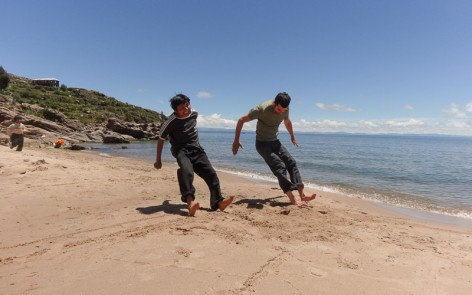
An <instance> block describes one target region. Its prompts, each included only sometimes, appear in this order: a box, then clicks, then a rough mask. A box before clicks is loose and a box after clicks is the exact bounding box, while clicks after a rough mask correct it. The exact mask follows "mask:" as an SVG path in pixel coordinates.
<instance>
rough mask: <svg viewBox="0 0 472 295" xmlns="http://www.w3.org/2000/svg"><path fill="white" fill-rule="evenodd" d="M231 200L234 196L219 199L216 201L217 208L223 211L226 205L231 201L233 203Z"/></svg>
mask: <svg viewBox="0 0 472 295" xmlns="http://www.w3.org/2000/svg"><path fill="white" fill-rule="evenodd" d="M233 200H234V196H230V197H227V198H225V199H223V200H221V201H220V202H218V208H219V209H220V210H221V211H224V210H225V209H226V207H228V206H229V205H230V204H231V203H233Z"/></svg>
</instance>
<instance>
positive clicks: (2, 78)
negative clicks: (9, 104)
mask: <svg viewBox="0 0 472 295" xmlns="http://www.w3.org/2000/svg"><path fill="white" fill-rule="evenodd" d="M8 84H10V77H8V74H7V72H6V71H5V69H4V68H3V67H2V66H0V90H2V89H5V88H7V87H8Z"/></svg>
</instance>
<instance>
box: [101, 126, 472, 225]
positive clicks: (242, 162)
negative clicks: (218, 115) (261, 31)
mask: <svg viewBox="0 0 472 295" xmlns="http://www.w3.org/2000/svg"><path fill="white" fill-rule="evenodd" d="M199 135H200V143H201V145H202V146H203V147H204V149H205V151H206V152H207V154H208V157H209V159H210V161H211V162H212V164H213V166H214V167H215V168H216V169H217V170H219V171H224V172H227V173H232V174H236V175H239V176H242V177H246V178H250V179H253V180H256V181H269V182H273V183H274V184H276V183H277V180H276V178H275V177H274V176H273V175H272V174H271V172H270V170H269V168H268V166H267V165H266V164H265V162H264V160H263V159H262V158H261V157H260V156H259V154H258V153H257V151H256V150H255V146H254V144H255V134H254V132H243V133H242V134H241V138H240V141H241V143H242V145H243V146H244V148H243V149H240V150H239V152H238V154H237V155H236V156H233V154H232V152H231V147H232V143H233V139H234V131H233V130H211V129H209V130H200V131H199ZM296 138H297V142H298V144H299V147H295V146H293V144H292V143H291V142H290V138H289V135H288V134H287V133H281V134H279V139H280V141H281V142H282V144H284V145H285V147H286V148H287V149H288V150H289V152H290V153H291V154H292V156H293V157H294V158H295V160H296V161H297V164H298V167H299V170H300V172H301V175H302V178H303V181H304V183H305V187H306V188H307V190H309V189H310V188H311V189H315V190H318V191H321V192H336V193H341V194H343V195H345V196H348V197H355V198H362V199H366V200H370V201H373V202H377V203H378V204H381V205H385V206H388V207H391V208H394V209H395V208H396V209H399V210H400V211H402V212H403V213H407V214H409V213H410V214H413V215H417V216H421V215H424V213H431V214H437V216H439V217H440V218H441V217H444V216H452V217H457V218H459V219H462V220H464V221H466V223H467V224H469V223H468V222H469V221H470V222H471V223H470V224H471V225H472V137H456V136H435V135H357V134H356V135H353V134H315V133H296ZM123 146H124V145H93V147H95V148H97V149H98V150H99V151H100V152H101V153H107V154H110V155H112V156H125V157H138V158H143V159H146V160H148V161H149V162H150V165H152V163H153V162H154V160H155V155H156V142H155V141H145V142H136V143H132V144H128V145H125V146H126V147H127V148H126V149H123V148H122V147H123ZM169 148H170V145H169V143H166V144H165V146H164V152H163V160H164V161H170V162H175V160H174V159H173V157H172V156H171V154H170V152H169ZM412 212H416V214H415V213H412Z"/></svg>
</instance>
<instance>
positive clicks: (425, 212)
mask: <svg viewBox="0 0 472 295" xmlns="http://www.w3.org/2000/svg"><path fill="white" fill-rule="evenodd" d="M114 148H115V149H113V148H111V149H110V146H106V147H105V148H104V149H103V150H105V151H108V150H109V151H110V155H112V156H113V157H127V158H135V159H141V160H143V161H145V160H148V159H152V157H149V156H148V155H147V154H146V155H144V154H143V155H141V156H140V155H139V154H127V150H124V151H123V152H122V149H121V148H120V147H119V146H117V147H116V146H115V147H114ZM97 151H98V150H94V151H92V152H97ZM168 156H170V155H168ZM166 162H168V163H172V164H175V160H174V159H173V158H172V159H168V160H167V161H166ZM214 167H215V169H216V170H217V171H219V172H224V173H228V174H231V175H235V176H238V177H242V178H244V179H247V180H250V181H252V182H254V183H258V182H260V183H274V184H276V183H277V180H276V179H275V178H274V177H273V176H272V174H271V173H270V171H266V172H265V173H264V172H256V171H249V172H245V171H243V170H237V169H234V168H228V167H219V166H218V165H217V164H216V165H215V166H214ZM265 168H266V167H265ZM267 170H268V169H267ZM346 185H347V186H348V187H349V184H346ZM306 187H307V189H312V190H315V191H321V192H322V193H327V192H331V193H335V194H339V195H343V196H345V197H346V198H354V199H362V200H366V201H368V202H372V203H374V204H378V205H379V206H381V207H385V208H388V209H390V210H393V211H395V212H399V213H401V214H403V215H404V216H409V217H412V218H418V219H421V220H423V221H428V222H438V223H441V224H451V225H454V224H455V225H457V226H461V227H467V226H471V227H472V211H470V210H468V211H466V210H458V209H457V207H453V206H452V207H444V205H443V204H438V203H436V202H434V200H428V199H424V198H421V196H414V195H409V196H410V197H411V199H404V197H403V195H405V193H399V192H395V191H392V192H391V193H392V194H393V195H388V196H383V194H384V193H388V192H378V193H374V194H372V193H369V192H367V191H370V190H371V188H364V189H365V190H366V191H363V190H359V189H360V188H356V189H354V190H352V191H350V192H349V191H339V190H340V189H339V188H336V187H330V186H324V185H322V184H317V183H315V182H313V183H311V182H310V180H309V179H307V180H306ZM341 190H342V189H341ZM397 195H398V196H397ZM407 195H408V194H407ZM416 198H419V199H418V200H419V202H420V203H418V202H417V201H418V200H417V199H416ZM425 201H427V202H428V203H424V202H425ZM415 207H418V208H415ZM420 207H421V208H420ZM451 212H452V213H451Z"/></svg>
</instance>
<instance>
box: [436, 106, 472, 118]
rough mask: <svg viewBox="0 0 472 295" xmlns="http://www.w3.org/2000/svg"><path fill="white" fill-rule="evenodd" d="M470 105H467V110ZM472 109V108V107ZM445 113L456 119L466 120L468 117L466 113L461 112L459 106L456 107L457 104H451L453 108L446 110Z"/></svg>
mask: <svg viewBox="0 0 472 295" xmlns="http://www.w3.org/2000/svg"><path fill="white" fill-rule="evenodd" d="M469 104H471V103H469ZM469 104H467V106H466V108H467V109H468V108H469ZM471 108H472V106H471ZM443 111H444V112H445V113H448V114H451V115H453V116H454V117H456V118H465V117H467V114H466V113H465V111H461V110H460V109H459V106H458V105H456V104H455V103H451V106H450V107H449V108H448V109H444V110H443Z"/></svg>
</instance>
